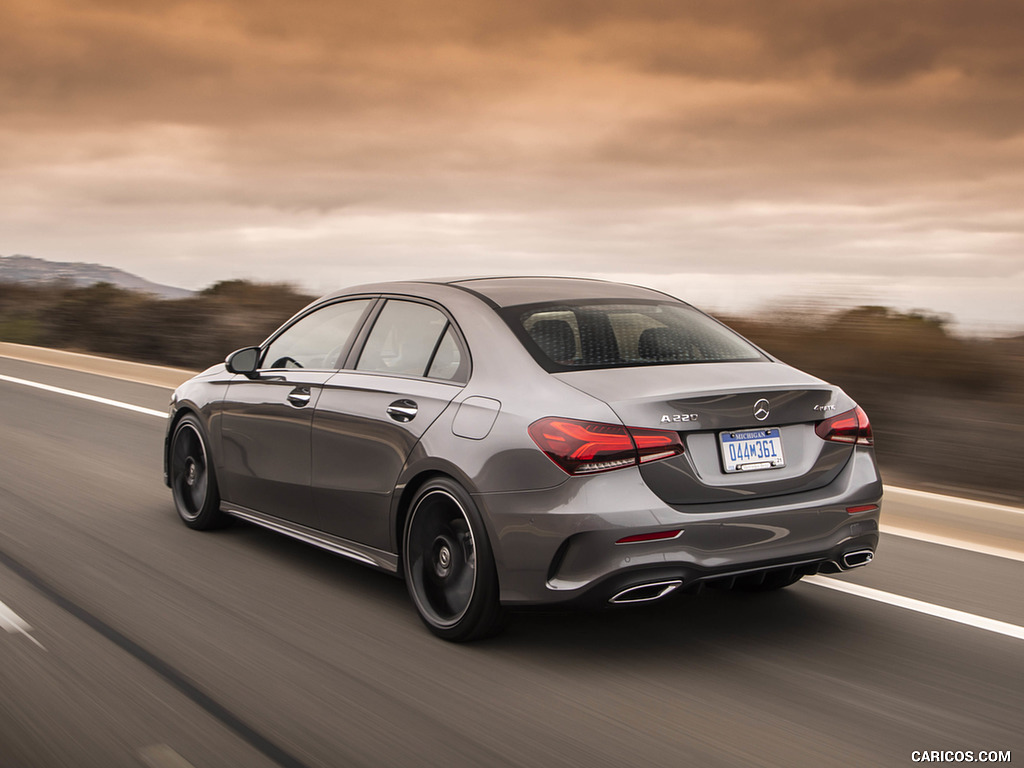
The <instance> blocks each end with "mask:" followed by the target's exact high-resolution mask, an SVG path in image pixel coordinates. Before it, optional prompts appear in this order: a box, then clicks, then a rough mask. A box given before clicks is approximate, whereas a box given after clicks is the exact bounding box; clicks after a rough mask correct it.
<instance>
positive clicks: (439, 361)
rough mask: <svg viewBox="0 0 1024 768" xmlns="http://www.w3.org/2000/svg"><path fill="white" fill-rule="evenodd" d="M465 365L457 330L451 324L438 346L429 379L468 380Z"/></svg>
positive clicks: (428, 375) (431, 364) (431, 363)
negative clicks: (456, 335)
mask: <svg viewBox="0 0 1024 768" xmlns="http://www.w3.org/2000/svg"><path fill="white" fill-rule="evenodd" d="M464 365H465V361H464V359H463V357H462V350H461V349H460V348H459V342H458V340H457V339H456V337H455V329H454V328H452V326H451V324H450V323H449V325H448V330H446V331H445V332H444V336H442V337H441V343H440V344H438V345H437V350H436V351H435V352H434V359H433V360H431V362H430V370H429V371H427V378H430V379H445V380H446V381H453V380H459V381H462V380H463V379H465V378H466V374H465V368H464Z"/></svg>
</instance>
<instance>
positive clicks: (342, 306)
mask: <svg viewBox="0 0 1024 768" xmlns="http://www.w3.org/2000/svg"><path fill="white" fill-rule="evenodd" d="M369 304H370V299H356V300H353V301H341V302H338V303H337V304H328V305H327V306H326V307H321V308H320V309H318V310H316V311H314V312H310V313H309V314H308V315H306V316H305V317H302V318H300V319H299V320H297V321H295V322H294V323H293V324H292V325H290V326H288V328H286V329H285V330H284V331H283V332H282V333H281V334H280V335H279V336H278V337H277V338H276V339H274V340H273V341H272V342H270V345H269V346H268V347H267V349H266V351H265V352H264V353H263V364H262V366H261V367H262V368H308V369H311V370H320V371H324V370H326V371H330V370H335V369H337V368H339V367H341V364H342V363H343V362H344V360H342V359H341V358H342V354H343V353H344V352H345V350H346V349H347V348H348V345H349V342H350V341H351V339H352V336H353V335H354V334H355V332H356V330H357V329H358V327H359V321H360V319H361V318H362V317H363V313H364V312H365V311H366V307H367V306H368V305H369Z"/></svg>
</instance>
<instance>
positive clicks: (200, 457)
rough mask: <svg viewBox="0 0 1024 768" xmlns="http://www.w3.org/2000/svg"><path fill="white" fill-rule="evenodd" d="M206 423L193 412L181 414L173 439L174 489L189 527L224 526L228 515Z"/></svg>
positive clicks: (175, 503)
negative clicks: (222, 505)
mask: <svg viewBox="0 0 1024 768" xmlns="http://www.w3.org/2000/svg"><path fill="white" fill-rule="evenodd" d="M208 445H209V441H208V440H207V439H206V431H205V430H204V429H203V425H202V423H201V422H200V421H199V419H198V418H196V417H195V416H194V415H192V414H191V413H189V414H186V415H185V416H182V417H181V421H179V422H178V424H177V426H176V427H175V428H174V437H173V438H172V439H171V455H170V467H169V470H170V479H171V493H172V494H173V495H174V506H175V508H176V509H177V510H178V516H179V517H180V518H181V520H182V522H183V523H185V525H187V526H188V527H189V528H194V529H196V530H200V531H205V530H210V529H211V528H220V527H222V526H223V525H225V524H226V523H227V522H228V516H227V515H225V514H224V513H223V512H221V511H220V492H219V490H218V488H217V475H216V473H215V472H214V469H213V462H212V460H211V458H210V452H209V448H208V447H207V446H208Z"/></svg>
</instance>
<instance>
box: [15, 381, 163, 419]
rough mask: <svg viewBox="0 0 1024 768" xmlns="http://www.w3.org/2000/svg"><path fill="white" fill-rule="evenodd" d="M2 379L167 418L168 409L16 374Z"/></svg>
mask: <svg viewBox="0 0 1024 768" xmlns="http://www.w3.org/2000/svg"><path fill="white" fill-rule="evenodd" d="M0 381H9V382H10V383H11V384H21V385H23V386H26V387H34V388H36V389H42V390H44V391H46V392H56V393H57V394H58V395H67V396H68V397H77V398H80V399H82V400H89V401H91V402H94V403H102V404H103V405H112V406H114V407H115V408H124V409H125V410H126V411H135V412H136V413H144V414H146V415H147V416H156V417H157V418H160V419H166V418H167V412H166V411H154V410H153V409H152V408H143V407H142V406H141V405H132V404H131V403H122V402H121V401H120V400H111V399H110V398H107V397H98V396H97V395H87V394H86V393H85V392H76V391H75V390H73V389H64V388H63V387H52V386H50V385H49V384H40V383H39V382H38V381H28V380H27V379H16V378H15V377H14V376H4V375H3V374H0Z"/></svg>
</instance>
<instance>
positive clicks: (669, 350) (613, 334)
mask: <svg viewBox="0 0 1024 768" xmlns="http://www.w3.org/2000/svg"><path fill="white" fill-rule="evenodd" d="M505 313H506V319H507V320H508V321H509V322H510V323H511V324H512V327H513V330H514V331H516V333H517V335H519V337H520V338H521V339H522V340H523V341H524V343H525V344H526V346H527V347H528V348H529V349H530V351H531V352H533V353H534V356H535V357H536V358H537V360H538V361H539V362H540V363H541V364H542V365H544V367H545V368H548V369H549V370H573V369H578V368H611V367H616V366H638V365H668V364H679V363H724V362H740V361H750V360H763V359H764V356H763V355H762V354H761V353H760V352H759V351H758V350H757V349H756V348H755V347H754V346H753V345H752V344H750V343H749V342H747V341H746V340H744V339H743V338H742V337H740V336H739V335H737V334H736V333H734V332H733V331H730V330H729V329H728V328H726V327H725V326H723V325H721V324H719V323H718V322H716V321H715V320H712V319H711V318H710V317H708V316H707V315H705V314H703V313H701V312H698V311H697V310H695V309H693V308H692V307H690V306H687V305H685V304H668V303H657V302H651V303H642V302H639V303H621V304H612V303H604V302H594V303H586V302H580V303H572V304H549V305H532V306H529V307H512V308H510V309H508V310H506V311H505Z"/></svg>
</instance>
